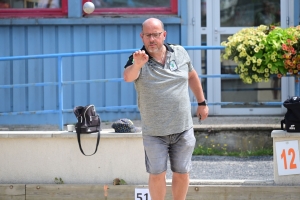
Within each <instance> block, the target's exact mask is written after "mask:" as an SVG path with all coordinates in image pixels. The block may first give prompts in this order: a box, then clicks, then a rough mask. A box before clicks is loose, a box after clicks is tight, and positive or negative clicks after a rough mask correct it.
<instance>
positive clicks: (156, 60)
mask: <svg viewBox="0 0 300 200" xmlns="http://www.w3.org/2000/svg"><path fill="white" fill-rule="evenodd" d="M166 36H167V32H166V31H165V30H164V24H163V23H162V21H160V20H159V19H156V18H149V19H147V20H145V21H144V22H143V24H142V31H141V33H140V37H141V39H142V41H143V44H144V46H143V47H142V49H140V50H138V51H136V52H134V53H133V54H132V55H131V56H130V57H129V59H128V62H127V63H126V65H125V70H124V74H123V76H124V80H125V81H126V82H134V84H135V89H136V91H137V95H138V107H139V110H140V114H141V120H142V134H143V145H144V149H145V163H146V170H147V172H148V173H149V191H150V195H151V198H152V200H163V199H164V197H165V194H166V170H167V161H168V159H169V160H170V165H171V170H172V172H173V177H172V194H173V199H174V200H184V199H185V197H186V194H187V191H188V186H189V171H190V170H191V167H192V166H191V158H192V154H193V151H194V147H195V142H196V139H195V136H194V129H193V121H192V115H191V103H190V98H189V90H188V88H189V87H190V88H191V90H192V91H193V93H194V95H195V97H196V99H197V101H198V102H199V103H198V108H197V115H198V116H199V117H200V118H201V120H204V119H206V118H207V116H208V111H209V109H208V107H207V104H206V100H205V97H204V94H203V89H202V85H201V82H200V79H199V77H198V74H197V72H196V71H195V70H194V68H193V65H192V64H191V61H190V57H189V55H188V53H187V51H186V50H185V49H184V48H183V47H182V46H180V45H173V44H168V43H165V42H164V41H165V39H166Z"/></svg>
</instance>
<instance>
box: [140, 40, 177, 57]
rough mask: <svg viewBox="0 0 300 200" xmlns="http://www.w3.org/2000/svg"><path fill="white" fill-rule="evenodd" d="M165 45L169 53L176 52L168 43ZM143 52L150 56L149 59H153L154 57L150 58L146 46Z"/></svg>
mask: <svg viewBox="0 0 300 200" xmlns="http://www.w3.org/2000/svg"><path fill="white" fill-rule="evenodd" d="M164 45H165V47H166V49H167V51H169V52H174V50H173V49H172V48H171V47H170V45H169V44H168V43H165V44H164ZM141 50H144V51H145V53H146V54H147V55H148V56H149V59H150V58H152V56H150V54H149V53H148V52H147V50H146V48H145V45H144V46H143V48H142V49H141Z"/></svg>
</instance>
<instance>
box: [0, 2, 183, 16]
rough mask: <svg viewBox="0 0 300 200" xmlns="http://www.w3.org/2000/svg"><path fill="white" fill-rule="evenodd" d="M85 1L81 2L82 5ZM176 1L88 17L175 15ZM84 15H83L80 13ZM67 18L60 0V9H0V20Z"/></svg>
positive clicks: (101, 11)
mask: <svg viewBox="0 0 300 200" xmlns="http://www.w3.org/2000/svg"><path fill="white" fill-rule="evenodd" d="M85 1H87V0H83V2H82V4H83V3H84V2H85ZM177 13H178V0H170V7H150V8H149V7H145V8H143V7H141V8H125V7H124V8H121V7H120V8H97V9H95V11H94V12H93V13H92V14H89V15H93V16H96V15H98V16H99V15H100V16H101V15H147V14H161V15H168V14H173V15H176V14H177ZM82 14H84V13H82ZM67 16H68V0H61V8H51V9H49V8H33V9H30V8H24V9H23V8H3V9H1V8H0V18H58V17H67Z"/></svg>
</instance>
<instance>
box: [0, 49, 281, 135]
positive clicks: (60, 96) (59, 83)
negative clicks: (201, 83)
mask: <svg viewBox="0 0 300 200" xmlns="http://www.w3.org/2000/svg"><path fill="white" fill-rule="evenodd" d="M184 48H185V49H186V50H214V49H218V50H220V49H224V47H223V46H184ZM136 50H138V49H125V50H110V51H94V52H78V53H59V54H43V55H29V56H11V57H0V61H12V60H28V59H41V58H42V59H45V58H57V82H43V83H27V84H13V85H0V88H23V87H32V86H34V87H39V86H49V85H55V86H57V87H58V109H57V110H40V111H22V112H6V113H0V116H4V115H20V114H49V113H56V114H58V115H59V120H58V123H59V128H60V130H63V126H64V120H63V113H69V112H73V109H64V108H63V100H64V99H63V92H64V91H63V86H65V85H73V84H78V83H93V82H121V81H124V80H123V78H112V79H93V80H80V81H63V76H62V69H63V67H62V58H64V57H75V56H92V55H108V54H123V53H128V54H131V53H132V52H134V51H136ZM199 77H200V78H231V79H232V78H236V79H238V78H239V76H238V75H233V74H221V75H199ZM191 104H192V106H196V105H197V103H196V102H191ZM208 104H209V105H267V106H274V105H282V103H281V102H210V103H208ZM130 108H137V105H126V106H106V107H96V109H97V111H99V112H100V111H109V110H116V109H130Z"/></svg>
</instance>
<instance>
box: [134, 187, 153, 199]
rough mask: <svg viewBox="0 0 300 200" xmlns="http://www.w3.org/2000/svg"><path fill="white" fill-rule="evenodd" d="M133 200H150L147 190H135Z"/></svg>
mask: <svg viewBox="0 0 300 200" xmlns="http://www.w3.org/2000/svg"><path fill="white" fill-rule="evenodd" d="M134 200H151V197H150V193H149V189H148V188H135V195H134Z"/></svg>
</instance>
